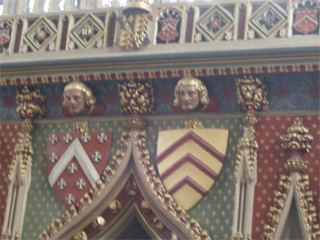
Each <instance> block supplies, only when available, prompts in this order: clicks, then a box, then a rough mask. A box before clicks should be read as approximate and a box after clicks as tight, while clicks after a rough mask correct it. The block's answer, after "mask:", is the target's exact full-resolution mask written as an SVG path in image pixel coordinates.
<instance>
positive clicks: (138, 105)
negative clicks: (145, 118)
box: [118, 80, 155, 114]
mask: <svg viewBox="0 0 320 240" xmlns="http://www.w3.org/2000/svg"><path fill="white" fill-rule="evenodd" d="M118 90H119V95H120V103H121V113H122V114H145V113H149V112H150V113H154V103H155V96H154V93H155V90H154V88H153V85H152V82H151V81H149V82H147V83H145V84H142V83H136V82H134V81H133V80H131V81H130V82H129V83H123V84H120V83H119V84H118Z"/></svg>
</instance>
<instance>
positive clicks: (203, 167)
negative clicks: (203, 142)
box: [160, 153, 218, 181]
mask: <svg viewBox="0 0 320 240" xmlns="http://www.w3.org/2000/svg"><path fill="white" fill-rule="evenodd" d="M186 162H190V163H192V164H193V165H194V166H195V167H197V168H198V169H200V170H201V171H202V172H204V173H205V174H206V175H208V176H209V177H211V178H212V179H214V180H215V179H216V177H217V176H218V173H216V172H215V171H214V170H212V169H211V168H210V167H208V165H206V164H204V163H203V162H202V161H200V160H199V159H198V158H196V157H195V156H193V155H192V154H191V153H188V154H186V155H185V156H183V157H182V158H181V159H180V160H179V161H178V162H176V163H175V164H174V165H173V166H172V167H170V168H169V169H168V170H166V171H165V172H163V173H162V174H161V175H160V177H161V179H162V181H163V180H164V179H166V177H168V176H169V175H170V174H171V173H173V172H174V171H176V170H177V169H178V168H179V167H181V166H182V165H183V164H185V163H186Z"/></svg>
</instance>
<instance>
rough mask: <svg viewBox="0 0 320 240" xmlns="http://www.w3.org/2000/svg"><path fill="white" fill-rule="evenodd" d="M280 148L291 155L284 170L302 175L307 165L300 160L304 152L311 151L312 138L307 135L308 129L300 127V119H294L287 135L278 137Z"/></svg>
mask: <svg viewBox="0 0 320 240" xmlns="http://www.w3.org/2000/svg"><path fill="white" fill-rule="evenodd" d="M280 139H281V140H282V144H281V146H282V148H283V149H284V150H288V151H290V153H291V158H290V159H288V160H287V162H286V164H285V169H286V170H287V171H288V172H290V173H291V172H299V173H304V172H305V171H306V170H307V164H306V163H305V162H304V161H303V159H302V158H301V156H302V154H303V153H304V152H309V151H310V149H311V144H310V143H311V141H312V140H313V136H312V135H310V134H309V129H308V128H306V127H304V126H303V125H302V119H301V118H296V119H295V120H294V123H293V124H292V125H291V126H290V127H289V128H288V130H287V134H285V135H282V136H280Z"/></svg>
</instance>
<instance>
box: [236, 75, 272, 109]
mask: <svg viewBox="0 0 320 240" xmlns="http://www.w3.org/2000/svg"><path fill="white" fill-rule="evenodd" d="M262 80H263V78H262V77H260V78H259V77H256V78H254V77H252V76H249V77H247V76H244V77H243V78H236V87H237V97H238V109H239V111H247V110H250V111H254V110H263V111H267V110H269V102H268V100H267V97H268V94H269V91H268V89H267V87H266V85H264V84H263V83H262Z"/></svg>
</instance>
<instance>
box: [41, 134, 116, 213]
mask: <svg viewBox="0 0 320 240" xmlns="http://www.w3.org/2000/svg"><path fill="white" fill-rule="evenodd" d="M111 137H112V134H111V133H109V132H84V133H80V132H72V133H58V134H55V133H53V134H50V135H49V136H48V142H47V158H46V163H47V172H48V180H49V183H50V185H51V187H52V188H53V190H54V191H55V193H56V194H57V195H58V197H59V199H60V200H61V202H62V203H63V204H64V205H65V206H66V207H67V208H70V207H71V206H72V205H76V204H77V203H78V202H79V200H80V199H81V198H82V197H83V195H84V194H85V193H87V192H89V190H90V189H91V188H92V186H94V185H95V183H96V182H97V181H98V180H99V179H100V176H101V175H102V173H103V171H104V169H105V167H106V165H107V161H108V157H109V151H110V146H111Z"/></svg>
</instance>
